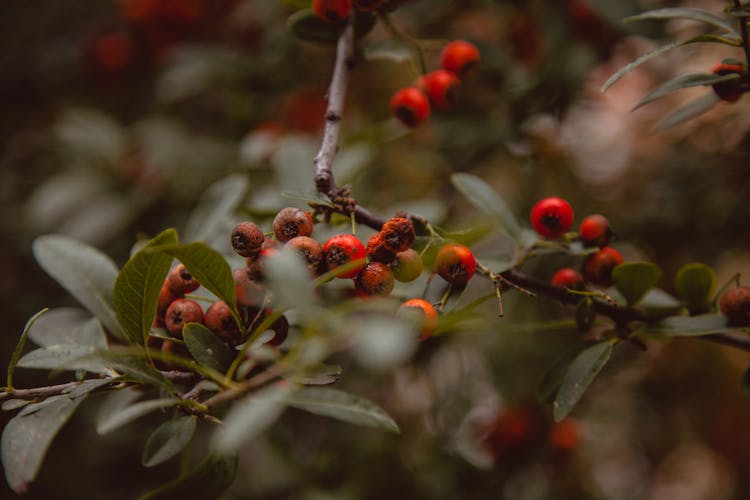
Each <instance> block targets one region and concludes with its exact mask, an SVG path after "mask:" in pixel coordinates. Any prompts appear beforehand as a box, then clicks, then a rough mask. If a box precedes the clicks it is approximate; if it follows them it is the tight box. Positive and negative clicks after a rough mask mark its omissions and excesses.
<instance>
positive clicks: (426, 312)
mask: <svg viewBox="0 0 750 500" xmlns="http://www.w3.org/2000/svg"><path fill="white" fill-rule="evenodd" d="M401 308H402V309H407V308H408V309H417V310H419V311H421V314H422V316H421V321H420V323H421V326H420V336H419V338H420V339H426V338H428V337H429V336H430V335H432V332H434V331H435V328H436V327H437V311H435V308H434V307H432V304H430V303H429V302H427V301H426V300H423V299H411V300H407V301H406V302H404V303H403V304H401Z"/></svg>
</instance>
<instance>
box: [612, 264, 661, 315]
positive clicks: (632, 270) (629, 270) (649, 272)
mask: <svg viewBox="0 0 750 500" xmlns="http://www.w3.org/2000/svg"><path fill="white" fill-rule="evenodd" d="M661 274H662V271H661V269H660V268H659V266H657V265H656V264H653V263H651V262H625V263H623V264H620V265H619V266H617V267H615V268H614V269H613V270H612V280H613V281H614V283H615V287H616V288H617V289H618V290H619V291H620V293H622V295H623V297H625V300H626V301H627V302H628V305H631V306H632V305H633V304H635V303H636V302H638V300H639V299H640V298H641V297H643V295H644V294H645V293H646V292H647V291H649V290H650V289H652V288H653V287H655V286H656V284H657V283H658V282H659V279H661Z"/></svg>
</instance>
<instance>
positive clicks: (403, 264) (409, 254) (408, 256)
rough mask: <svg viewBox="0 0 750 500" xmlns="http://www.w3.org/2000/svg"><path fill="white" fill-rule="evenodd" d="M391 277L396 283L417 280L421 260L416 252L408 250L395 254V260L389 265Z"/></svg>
mask: <svg viewBox="0 0 750 500" xmlns="http://www.w3.org/2000/svg"><path fill="white" fill-rule="evenodd" d="M391 269H392V270H393V277H394V278H396V281H401V282H402V283H408V282H410V281H414V280H415V279H417V278H419V276H420V275H421V274H422V269H423V266H422V258H421V257H420V256H419V254H418V253H417V251H416V250H414V249H411V248H409V249H408V250H404V251H403V252H398V253H397V254H396V259H395V260H394V261H393V263H392V264H391Z"/></svg>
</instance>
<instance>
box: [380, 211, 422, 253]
mask: <svg viewBox="0 0 750 500" xmlns="http://www.w3.org/2000/svg"><path fill="white" fill-rule="evenodd" d="M380 236H381V237H382V239H383V244H384V245H385V246H386V247H387V248H388V250H391V251H392V252H403V251H404V250H408V249H409V248H411V246H412V245H413V244H414V240H415V239H416V238H417V235H416V232H415V231H414V224H412V222H411V221H410V220H409V219H407V218H405V217H392V218H390V219H388V220H387V221H386V222H385V224H383V227H382V228H381V229H380Z"/></svg>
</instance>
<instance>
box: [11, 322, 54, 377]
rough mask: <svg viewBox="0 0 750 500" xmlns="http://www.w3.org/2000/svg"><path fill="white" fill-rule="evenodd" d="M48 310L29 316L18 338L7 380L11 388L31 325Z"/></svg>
mask: <svg viewBox="0 0 750 500" xmlns="http://www.w3.org/2000/svg"><path fill="white" fill-rule="evenodd" d="M46 312H47V309H42V310H41V311H39V312H38V313H36V314H35V315H33V316H32V317H31V318H29V320H28V321H27V322H26V326H25V327H24V328H23V332H21V338H20V339H18V343H17V344H16V348H15V350H14V351H13V354H12V355H11V357H10V363H8V378H7V381H6V385H7V386H8V388H9V389H13V372H14V371H15V370H16V365H18V360H19V359H20V358H21V353H22V352H23V348H24V346H25V345H26V337H27V336H28V334H29V329H31V327H32V326H33V325H34V322H35V321H36V320H37V319H39V317H40V316H42V315H43V314H44V313H46Z"/></svg>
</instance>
